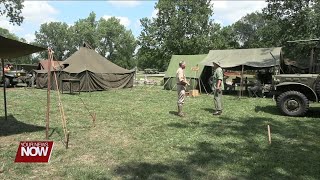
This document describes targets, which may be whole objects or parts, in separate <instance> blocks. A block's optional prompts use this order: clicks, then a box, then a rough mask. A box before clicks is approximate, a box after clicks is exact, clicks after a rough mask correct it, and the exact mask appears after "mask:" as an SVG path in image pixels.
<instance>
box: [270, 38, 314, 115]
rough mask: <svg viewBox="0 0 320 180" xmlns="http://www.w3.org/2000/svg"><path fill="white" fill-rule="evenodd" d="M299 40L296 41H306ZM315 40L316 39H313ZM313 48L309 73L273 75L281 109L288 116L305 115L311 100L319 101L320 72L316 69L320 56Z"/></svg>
mask: <svg viewBox="0 0 320 180" xmlns="http://www.w3.org/2000/svg"><path fill="white" fill-rule="evenodd" d="M306 41H308V40H299V41H294V42H306ZM312 41H315V40H312ZM315 49H316V48H315V47H314V48H312V49H311V53H309V55H310V63H309V64H310V68H309V72H308V73H307V74H279V75H275V76H274V77H273V90H272V93H273V94H274V95H275V98H276V104H277V107H278V108H279V110H280V111H281V112H282V113H283V114H284V115H287V116H303V115H305V114H306V112H307V111H308V109H309V104H310V102H319V98H320V74H319V72H317V71H319V70H316V68H314V67H316V66H319V64H317V61H318V58H319V57H317V56H318V55H317V56H316V53H315Z"/></svg>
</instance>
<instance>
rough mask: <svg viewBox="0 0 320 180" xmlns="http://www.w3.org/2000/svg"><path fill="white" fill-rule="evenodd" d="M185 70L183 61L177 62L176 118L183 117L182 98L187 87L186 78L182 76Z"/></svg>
mask: <svg viewBox="0 0 320 180" xmlns="http://www.w3.org/2000/svg"><path fill="white" fill-rule="evenodd" d="M185 68H186V63H185V62H184V61H180V62H179V68H178V70H177V73H176V77H177V91H178V103H177V104H178V116H180V117H183V116H184V114H183V113H182V106H183V104H184V98H185V95H186V86H187V85H189V83H188V81H187V79H186V76H185V74H184V69H185Z"/></svg>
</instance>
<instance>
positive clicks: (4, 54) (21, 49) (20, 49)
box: [0, 35, 46, 119]
mask: <svg viewBox="0 0 320 180" xmlns="http://www.w3.org/2000/svg"><path fill="white" fill-rule="evenodd" d="M44 50H46V49H45V48H42V47H38V46H34V45H30V44H27V43H23V42H20V41H16V40H12V39H9V38H6V37H3V36H1V35H0V59H1V63H2V73H3V74H4V68H3V66H4V60H3V59H9V58H16V57H21V56H26V55H29V54H32V53H35V52H39V51H44ZM3 78H4V76H3ZM3 81H4V79H3ZM3 96H4V110H5V119H7V102H6V89H5V86H3Z"/></svg>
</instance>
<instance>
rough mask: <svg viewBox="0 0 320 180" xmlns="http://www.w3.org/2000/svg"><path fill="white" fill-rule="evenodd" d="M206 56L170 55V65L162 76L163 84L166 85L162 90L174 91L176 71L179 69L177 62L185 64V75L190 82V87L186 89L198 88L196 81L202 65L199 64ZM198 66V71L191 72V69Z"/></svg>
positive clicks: (200, 73) (202, 68)
mask: <svg viewBox="0 0 320 180" xmlns="http://www.w3.org/2000/svg"><path fill="white" fill-rule="evenodd" d="M206 56H207V55H206V54H199V55H172V57H171V60H170V64H169V66H168V69H167V71H166V74H165V76H164V82H165V83H166V84H165V86H164V89H167V90H176V83H177V81H176V71H177V69H178V68H179V62H180V61H185V62H186V69H185V74H186V77H187V79H188V80H190V81H191V85H190V86H189V87H188V89H194V88H198V82H199V81H198V79H199V78H200V76H201V75H202V73H203V70H204V65H202V64H200V62H201V61H202V60H203V59H204V58H205V57H206ZM196 66H198V68H199V70H198V71H197V73H196V71H192V68H194V67H196Z"/></svg>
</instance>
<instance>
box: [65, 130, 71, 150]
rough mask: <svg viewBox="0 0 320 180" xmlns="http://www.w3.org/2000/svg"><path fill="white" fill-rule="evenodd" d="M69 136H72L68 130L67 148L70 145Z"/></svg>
mask: <svg viewBox="0 0 320 180" xmlns="http://www.w3.org/2000/svg"><path fill="white" fill-rule="evenodd" d="M69 137H70V132H69V131H68V132H67V142H66V149H68V147H69Z"/></svg>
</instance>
